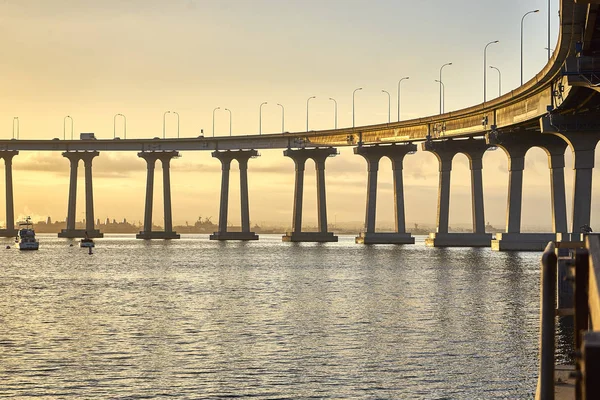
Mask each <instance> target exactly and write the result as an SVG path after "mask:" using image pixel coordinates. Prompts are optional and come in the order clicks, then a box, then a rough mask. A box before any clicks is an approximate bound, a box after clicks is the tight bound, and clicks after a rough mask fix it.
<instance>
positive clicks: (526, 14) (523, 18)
mask: <svg viewBox="0 0 600 400" xmlns="http://www.w3.org/2000/svg"><path fill="white" fill-rule="evenodd" d="M536 12H540V10H533V11H528V12H526V13H525V14H524V15H523V17H522V18H521V85H523V21H524V20H525V17H526V16H528V15H529V14H533V13H536ZM548 40H549V39H548ZM548 47H550V44H548ZM548 54H550V52H548Z"/></svg>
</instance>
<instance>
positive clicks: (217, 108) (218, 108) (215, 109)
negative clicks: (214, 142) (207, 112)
mask: <svg viewBox="0 0 600 400" xmlns="http://www.w3.org/2000/svg"><path fill="white" fill-rule="evenodd" d="M220 109H221V107H215V108H214V109H213V137H215V111H217V110H220Z"/></svg>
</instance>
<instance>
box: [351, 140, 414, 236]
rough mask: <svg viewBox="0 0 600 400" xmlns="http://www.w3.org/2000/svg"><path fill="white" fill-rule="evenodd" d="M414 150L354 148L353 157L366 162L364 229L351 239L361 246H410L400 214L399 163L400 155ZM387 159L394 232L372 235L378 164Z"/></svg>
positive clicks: (411, 147)
mask: <svg viewBox="0 0 600 400" xmlns="http://www.w3.org/2000/svg"><path fill="white" fill-rule="evenodd" d="M416 150H417V146H416V145H414V144H412V143H407V144H397V145H396V144H394V145H390V146H360V147H355V148H354V154H358V155H361V156H362V157H363V158H364V159H365V160H366V161H367V168H368V174H369V175H368V180H367V207H366V208H367V210H366V214H365V230H364V232H361V233H360V234H359V236H357V237H356V238H355V242H356V243H361V244H414V243H415V238H414V237H412V236H411V234H410V233H407V232H406V221H405V213H404V181H403V176H402V162H403V161H404V156H406V154H409V153H411V152H414V151H416ZM382 157H388V158H389V159H390V160H391V162H392V171H393V179H394V214H395V218H394V224H395V232H375V220H376V214H377V173H378V170H379V161H380V160H381V158H382Z"/></svg>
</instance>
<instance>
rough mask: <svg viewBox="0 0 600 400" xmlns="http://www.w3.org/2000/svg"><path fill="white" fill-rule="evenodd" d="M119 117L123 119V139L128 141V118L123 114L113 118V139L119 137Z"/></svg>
mask: <svg viewBox="0 0 600 400" xmlns="http://www.w3.org/2000/svg"><path fill="white" fill-rule="evenodd" d="M117 117H123V139H127V118H125V116H124V115H123V114H121V113H118V114H115V116H114V117H113V139H115V138H116V137H117Z"/></svg>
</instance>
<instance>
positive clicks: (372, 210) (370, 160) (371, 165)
mask: <svg viewBox="0 0 600 400" xmlns="http://www.w3.org/2000/svg"><path fill="white" fill-rule="evenodd" d="M365 158H366V160H367V171H368V175H367V210H366V215H365V233H374V232H375V221H376V217H377V173H378V171H379V159H380V158H379V157H365Z"/></svg>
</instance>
